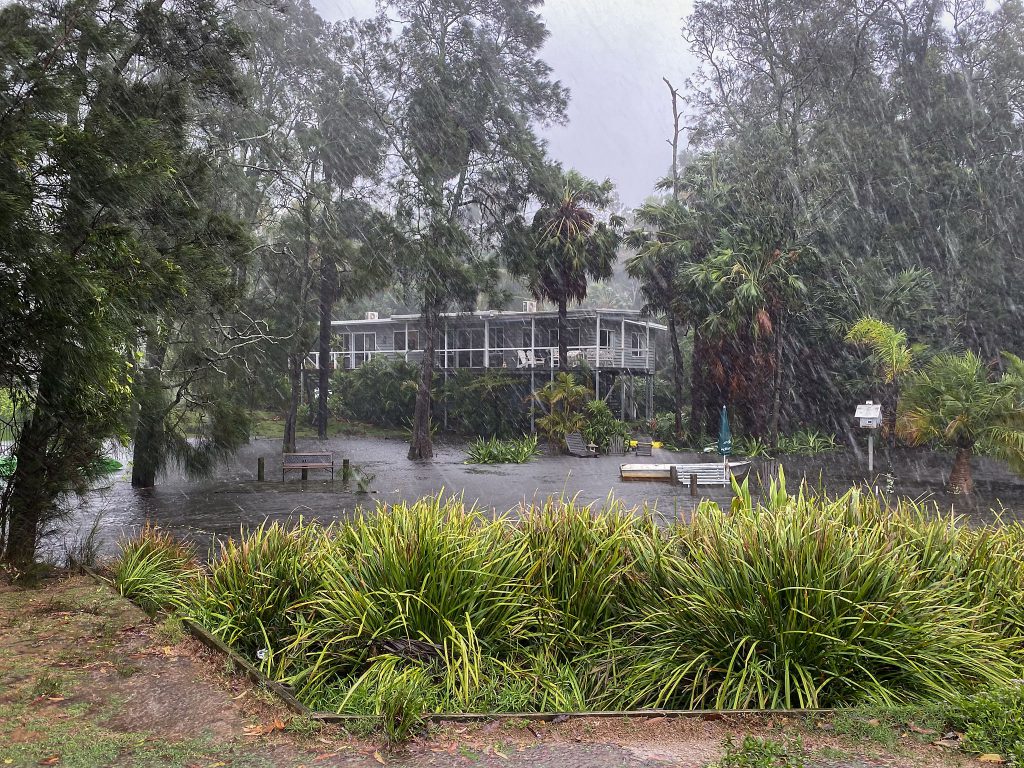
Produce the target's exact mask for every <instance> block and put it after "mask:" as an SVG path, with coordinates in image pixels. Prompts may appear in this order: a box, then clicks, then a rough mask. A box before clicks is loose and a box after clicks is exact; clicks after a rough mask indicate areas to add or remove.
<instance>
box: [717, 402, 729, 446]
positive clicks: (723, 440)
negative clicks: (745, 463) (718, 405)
mask: <svg viewBox="0 0 1024 768" xmlns="http://www.w3.org/2000/svg"><path fill="white" fill-rule="evenodd" d="M718 453H719V454H720V455H722V456H728V455H729V454H730V453H732V432H730V431H729V414H728V413H726V411H725V406H724V405H723V406H722V417H721V419H720V420H719V422H718Z"/></svg>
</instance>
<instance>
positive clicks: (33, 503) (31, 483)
mask: <svg viewBox="0 0 1024 768" xmlns="http://www.w3.org/2000/svg"><path fill="white" fill-rule="evenodd" d="M42 409H45V406H42ZM42 409H41V407H40V406H39V405H38V404H37V405H36V407H35V410H34V412H33V414H32V416H31V418H30V419H29V420H28V421H27V422H26V423H25V426H24V427H23V429H22V432H21V436H20V438H19V440H18V447H17V449H16V451H15V456H16V457H17V460H18V466H17V468H16V469H15V470H14V476H13V477H12V478H11V481H10V482H11V494H10V506H9V508H8V514H7V546H6V548H5V550H4V561H5V562H7V563H10V564H11V565H13V566H14V567H15V568H18V569H24V568H26V567H28V566H29V565H31V564H32V562H33V561H34V560H35V555H36V544H37V543H38V539H39V524H40V522H41V521H42V520H43V517H44V515H45V513H46V508H47V506H48V505H49V504H50V503H51V502H52V501H53V499H52V498H51V494H50V493H49V491H48V489H47V479H48V477H49V473H48V471H47V462H46V450H47V443H48V439H49V432H50V430H49V427H48V426H47V422H48V421H49V419H48V417H47V416H45V415H44V414H43V413H42V412H41V410H42Z"/></svg>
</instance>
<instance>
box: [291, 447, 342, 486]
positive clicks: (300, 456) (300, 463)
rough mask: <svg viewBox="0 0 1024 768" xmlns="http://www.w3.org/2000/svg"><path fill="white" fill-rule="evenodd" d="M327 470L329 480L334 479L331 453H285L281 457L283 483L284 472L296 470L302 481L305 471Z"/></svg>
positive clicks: (332, 455)
mask: <svg viewBox="0 0 1024 768" xmlns="http://www.w3.org/2000/svg"><path fill="white" fill-rule="evenodd" d="M309 469H329V470H331V480H333V479H334V454H333V453H286V454H284V455H283V456H282V457H281V480H282V481H284V476H285V473H286V472H294V471H296V470H298V471H301V472H302V476H303V479H305V477H306V470H309Z"/></svg>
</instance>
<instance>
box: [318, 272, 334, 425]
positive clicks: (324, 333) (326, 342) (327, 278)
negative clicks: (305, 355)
mask: <svg viewBox="0 0 1024 768" xmlns="http://www.w3.org/2000/svg"><path fill="white" fill-rule="evenodd" d="M337 281H338V270H337V265H336V264H335V263H334V259H332V258H329V257H328V256H326V255H324V256H323V257H322V258H321V262H320V335H319V338H318V340H317V341H318V344H317V351H318V352H319V355H318V359H319V361H320V364H319V365H318V366H317V393H316V435H317V437H319V438H320V439H321V440H325V439H326V438H327V419H328V417H329V412H328V408H327V404H328V403H327V400H328V395H329V389H330V386H331V315H332V314H333V312H334V300H335V298H336V297H337V295H338V294H337Z"/></svg>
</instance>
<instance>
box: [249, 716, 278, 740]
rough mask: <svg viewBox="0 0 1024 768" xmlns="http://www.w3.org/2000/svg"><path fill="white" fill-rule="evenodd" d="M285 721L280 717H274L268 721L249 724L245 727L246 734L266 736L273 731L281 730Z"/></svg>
mask: <svg viewBox="0 0 1024 768" xmlns="http://www.w3.org/2000/svg"><path fill="white" fill-rule="evenodd" d="M285 725H286V723H285V722H284V720H282V719H281V718H280V717H275V718H274V719H273V720H271V721H270V722H269V723H262V724H260V725H250V726H249V727H248V728H246V729H245V735H246V736H266V735H267V734H269V733H273V732H274V731H283V730H284V727H285Z"/></svg>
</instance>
